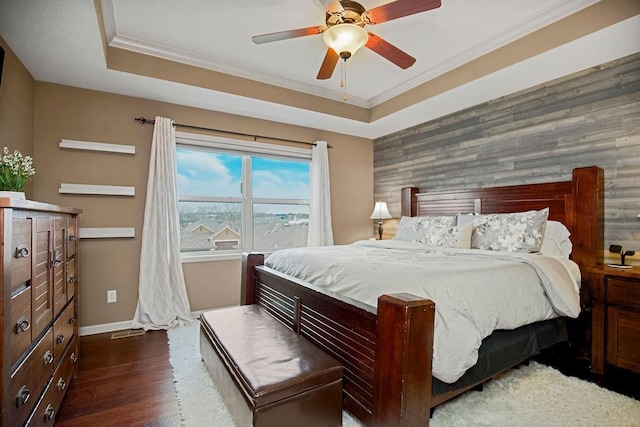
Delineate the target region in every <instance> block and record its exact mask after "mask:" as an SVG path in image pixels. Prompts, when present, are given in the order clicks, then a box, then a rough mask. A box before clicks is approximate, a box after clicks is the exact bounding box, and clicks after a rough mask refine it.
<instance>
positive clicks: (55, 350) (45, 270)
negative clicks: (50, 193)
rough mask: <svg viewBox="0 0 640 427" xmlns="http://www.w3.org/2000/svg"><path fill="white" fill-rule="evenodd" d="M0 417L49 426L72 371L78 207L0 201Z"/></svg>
mask: <svg viewBox="0 0 640 427" xmlns="http://www.w3.org/2000/svg"><path fill="white" fill-rule="evenodd" d="M0 212H1V214H0V223H1V224H2V226H1V227H0V235H1V238H2V248H1V252H2V263H1V264H0V265H1V266H2V267H1V268H2V294H1V295H2V297H1V303H2V311H1V312H0V320H1V321H2V329H1V332H0V334H1V335H0V338H1V339H0V345H1V346H2V347H1V353H2V370H1V371H0V381H1V383H2V418H1V422H0V425H4V426H23V425H30V426H45V425H48V426H52V425H53V423H54V421H55V415H56V411H57V410H58V408H59V406H60V403H61V402H62V398H63V397H64V394H65V392H66V390H67V387H68V385H69V382H70V381H71V379H72V378H73V377H74V376H77V371H78V368H77V366H78V275H77V271H78V251H77V242H78V214H79V213H80V212H81V211H80V210H78V209H72V208H64V207H60V206H56V205H51V204H46V203H39V202H32V201H27V200H16V199H8V198H0Z"/></svg>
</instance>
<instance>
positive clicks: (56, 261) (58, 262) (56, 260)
mask: <svg viewBox="0 0 640 427" xmlns="http://www.w3.org/2000/svg"><path fill="white" fill-rule="evenodd" d="M60 264H62V261H61V260H59V259H54V260H53V261H51V267H53V268H56V267H58V266H59V265H60Z"/></svg>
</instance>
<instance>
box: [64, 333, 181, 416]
mask: <svg viewBox="0 0 640 427" xmlns="http://www.w3.org/2000/svg"><path fill="white" fill-rule="evenodd" d="M79 360H80V367H79V378H76V379H74V380H73V381H72V382H71V385H70V387H69V390H68V392H67V396H66V397H65V399H64V401H63V402H62V406H61V407H60V410H59V412H58V414H57V415H56V424H55V425H56V427H63V426H101V427H106V426H179V425H180V413H179V409H178V400H177V398H176V390H175V386H174V383H173V371H172V369H171V365H170V363H169V347H168V345H167V334H166V332H165V331H149V332H147V333H145V334H144V335H140V336H132V337H127V338H120V339H111V334H110V333H108V334H99V335H91V336H83V337H80V358H79Z"/></svg>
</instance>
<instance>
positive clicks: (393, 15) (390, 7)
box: [366, 0, 442, 24]
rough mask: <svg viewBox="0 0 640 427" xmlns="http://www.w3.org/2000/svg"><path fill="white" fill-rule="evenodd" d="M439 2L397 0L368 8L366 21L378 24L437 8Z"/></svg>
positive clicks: (433, 0)
mask: <svg viewBox="0 0 640 427" xmlns="http://www.w3.org/2000/svg"><path fill="white" fill-rule="evenodd" d="M441 4H442V3H441V2H440V0H397V1H394V2H391V3H387V4H383V5H382V6H378V7H374V8H373V9H371V10H368V11H367V12H366V16H367V19H368V20H369V22H368V23H370V24H380V23H381V22H387V21H391V20H392V19H398V18H402V17H403V16H409V15H414V14H416V13H420V12H426V11H427V10H431V9H437V8H439V7H440V5H441Z"/></svg>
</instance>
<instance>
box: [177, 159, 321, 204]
mask: <svg viewBox="0 0 640 427" xmlns="http://www.w3.org/2000/svg"><path fill="white" fill-rule="evenodd" d="M177 157H178V193H180V194H182V195H192V196H212V197H240V196H241V194H240V183H241V181H242V156H241V155H234V154H220V153H211V152H205V151H200V150H192V149H188V148H182V147H181V148H178V149H177ZM252 169H253V196H254V197H262V198H280V199H298V198H302V199H307V198H308V197H309V163H308V162H297V161H288V160H279V159H270V158H259V157H254V158H253V161H252Z"/></svg>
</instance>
